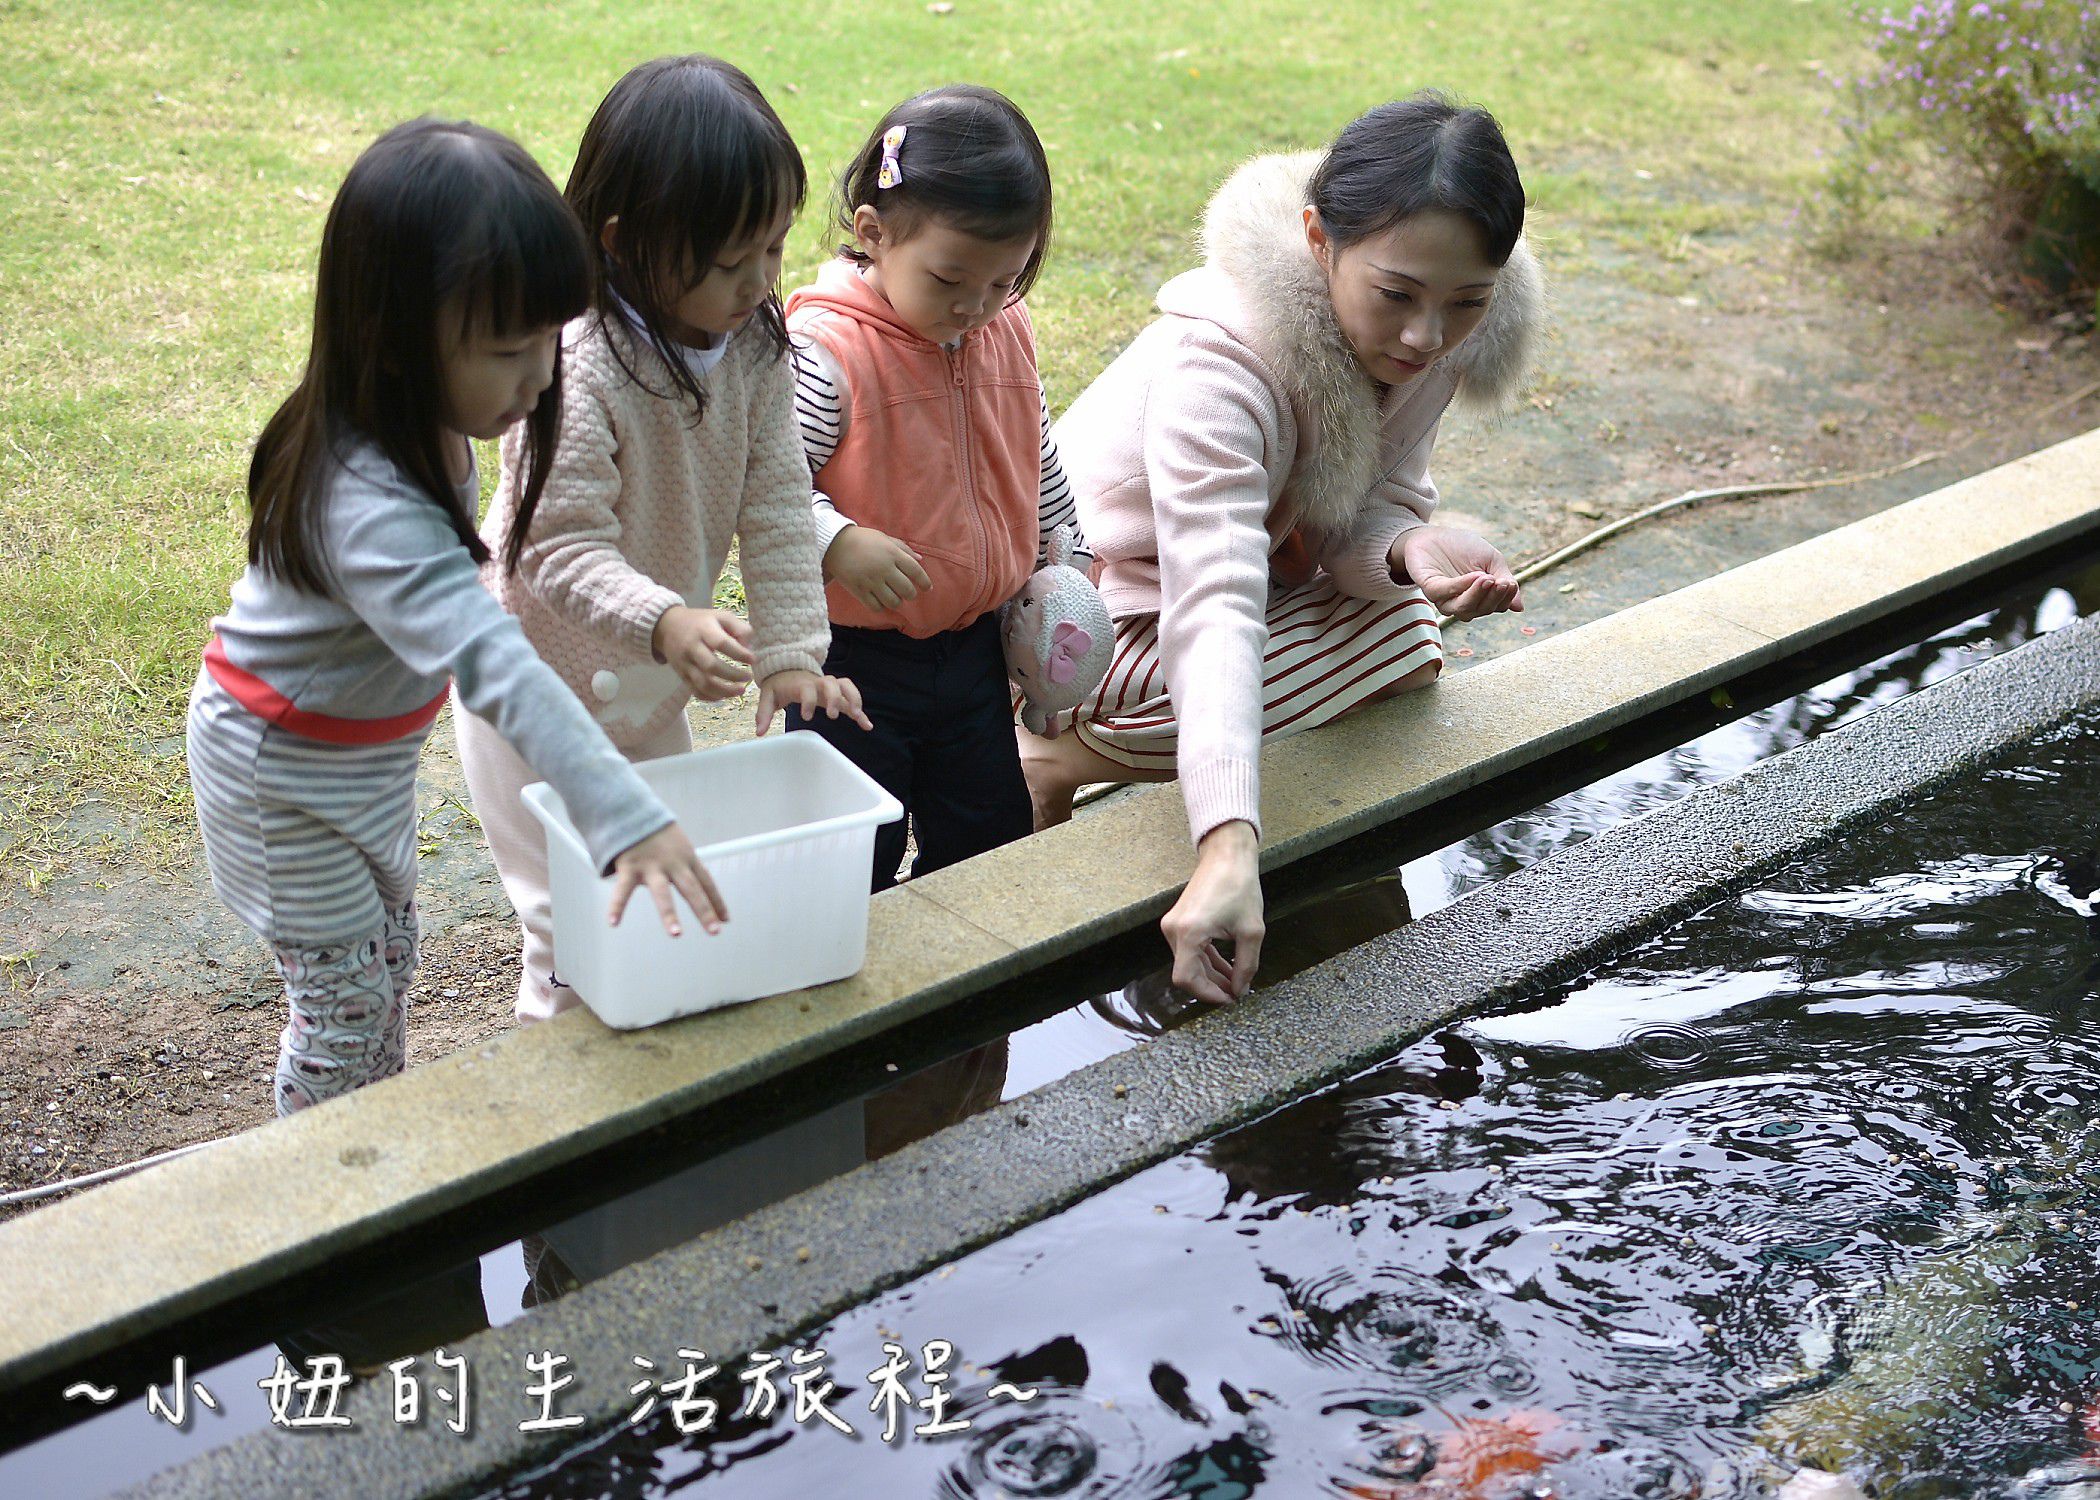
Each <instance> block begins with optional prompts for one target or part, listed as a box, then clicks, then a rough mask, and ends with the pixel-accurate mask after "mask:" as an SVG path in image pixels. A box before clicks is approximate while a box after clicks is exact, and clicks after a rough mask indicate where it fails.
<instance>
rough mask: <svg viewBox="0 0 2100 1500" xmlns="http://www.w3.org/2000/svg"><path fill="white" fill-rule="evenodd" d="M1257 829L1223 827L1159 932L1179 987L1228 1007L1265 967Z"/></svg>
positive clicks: (1201, 850) (1200, 848)
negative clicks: (1223, 947)
mask: <svg viewBox="0 0 2100 1500" xmlns="http://www.w3.org/2000/svg"><path fill="white" fill-rule="evenodd" d="M1259 847H1260V843H1259V840H1258V839H1257V838H1256V837H1255V833H1254V825H1253V824H1251V823H1244V822H1238V821H1235V822H1231V823H1220V824H1219V825H1218V826H1217V827H1216V828H1213V829H1212V830H1211V831H1210V832H1209V833H1206V834H1205V835H1203V842H1202V843H1201V844H1199V845H1197V846H1196V870H1195V873H1194V874H1192V875H1190V876H1189V883H1188V884H1187V886H1185V887H1183V889H1182V892H1181V899H1180V900H1179V901H1176V902H1175V903H1174V909H1173V910H1172V911H1170V912H1168V913H1167V914H1166V915H1165V916H1164V917H1162V918H1161V919H1160V923H1159V930H1160V931H1161V932H1163V933H1164V934H1166V939H1167V943H1168V945H1169V946H1170V947H1171V948H1173V950H1174V985H1175V988H1177V989H1180V990H1184V991H1186V992H1187V993H1189V994H1191V995H1194V996H1195V997H1196V998H1197V999H1198V1000H1207V1001H1209V1002H1210V1003H1211V1004H1213V1005H1226V1004H1229V1003H1230V1002H1232V1001H1234V1000H1237V999H1239V998H1240V997H1241V996H1243V995H1245V994H1246V993H1247V991H1248V989H1249V987H1251V986H1252V985H1253V983H1254V970H1255V966H1256V965H1257V964H1259V963H1260V962H1261V940H1262V934H1263V932H1264V931H1265V930H1266V929H1265V928H1264V927H1263V926H1262V909H1261V872H1260V870H1259V868H1258V867H1257V865H1256V862H1255V854H1256V851H1257V850H1258V849H1259ZM1221 939H1230V940H1231V942H1232V960H1231V962H1229V963H1228V962H1226V960H1225V956H1224V955H1223V954H1222V953H1221V952H1220V951H1219V950H1218V943H1219V941H1220V940H1221Z"/></svg>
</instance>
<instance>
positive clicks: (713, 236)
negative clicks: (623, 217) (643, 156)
mask: <svg viewBox="0 0 2100 1500" xmlns="http://www.w3.org/2000/svg"><path fill="white" fill-rule="evenodd" d="M696 102H699V101H696ZM693 114H694V118H693V119H691V120H689V121H687V122H686V124H687V127H688V129H687V131H686V132H685V133H684V134H683V139H684V140H686V141H687V142H690V143H691V149H692V150H693V151H694V153H695V155H702V154H704V157H705V167H704V169H697V168H699V166H700V164H699V163H698V162H695V163H692V164H691V165H690V166H686V168H685V170H670V171H667V172H665V173H664V175H663V176H662V178H661V179H660V181H661V182H662V183H663V184H664V196H663V199H662V202H661V203H660V205H659V206H658V207H657V209H656V212H655V213H654V214H652V215H651V217H652V218H654V219H656V221H657V222H658V223H659V224H666V225H673V224H675V225H677V226H679V227H680V228H681V229H682V231H683V234H682V236H681V237H682V239H683V241H684V243H683V244H682V245H681V246H680V247H679V248H680V249H682V250H683V251H684V252H685V254H686V255H687V256H689V257H690V258H691V264H692V268H693V271H694V273H695V274H696V275H705V274H706V270H707V267H708V265H709V264H711V263H712V262H713V260H714V259H715V257H716V255H717V254H718V253H719V252H720V251H721V249H722V247H723V246H725V245H732V244H735V243H737V242H739V241H742V240H746V239H749V238H751V237H752V236H754V235H759V234H764V233H767V232H769V231H771V230H772V229H774V228H775V227H776V226H779V225H781V224H782V223H783V222H784V221H785V220H788V219H791V218H793V217H794V216H795V215H796V214H797V213H799V212H800V211H801V209H802V201H803V198H804V197H805V196H806V194H807V192H808V184H809V179H808V176H807V174H806V172H805V171H804V169H803V165H802V154H801V153H800V152H799V151H797V150H796V149H795V145H794V142H793V141H791V140H789V139H788V136H787V133H786V132H785V131H783V130H780V129H779V128H778V127H777V126H776V125H775V124H774V123H773V122H772V121H769V120H766V119H765V118H763V117H761V116H760V115H758V114H757V113H756V112H755V111H752V110H749V109H734V110H722V109H707V108H703V109H697V110H695V111H693ZM666 165H671V164H668V163H667V164H666ZM681 165H683V164H681ZM659 268H660V269H663V270H669V269H670V268H669V267H668V266H661V265H660V267H659Z"/></svg>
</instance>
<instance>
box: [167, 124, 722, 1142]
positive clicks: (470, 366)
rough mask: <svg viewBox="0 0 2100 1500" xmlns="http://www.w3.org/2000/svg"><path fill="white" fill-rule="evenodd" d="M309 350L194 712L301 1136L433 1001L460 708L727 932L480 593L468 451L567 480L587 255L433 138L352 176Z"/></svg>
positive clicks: (640, 868)
mask: <svg viewBox="0 0 2100 1500" xmlns="http://www.w3.org/2000/svg"><path fill="white" fill-rule="evenodd" d="M318 282H319V285H318V290H317V294H316V297H315V310H314V332H313V344H312V348H311V351H310V353H309V355H308V358H307V364H306V370H305V373H304V374H303V375H302V377H301V379H300V382H299V385H298V388H297V389H296V390H295V391H294V392H293V393H292V395H291V396H290V398H289V399H287V400H286V401H285V403H284V404H283V405H282V406H281V407H279V408H278V410H277V413H276V415H275V416H273V417H272V418H271V419H270V422H269V424H268V425H267V426H266V427H265V428H264V429H263V433H262V437H261V438H260V439H259V440H258V441H257V443H256V448H255V456H254V459H253V462H252V464H251V466H250V468H249V473H248V497H249V503H250V506H251V508H252V515H251V518H250V522H249V528H248V568H247V571H246V572H245V573H243V574H242V576H241V578H240V579H239V580H238V581H237V582H236V583H235V584H234V586H233V599H232V604H231V606H230V607H229V608H228V610H227V611H226V613H225V614H224V615H223V616H221V617H220V618H219V619H217V620H215V621H213V636H212V640H211V643H210V645H208V646H207V647H206V648H205V653H204V667H203V670H202V671H201V672H200V673H199V674H198V677H197V683H196V686H195V688H194V689H193V690H192V692H191V695H190V710H189V764H190V780H191V784H192V786H193V788H194V790H195V792H196V803H197V820H198V824H199V826H200V828H201V830H202V832H203V836H204V852H205V857H206V860H207V862H208V863H209V865H210V867H211V876H212V884H213V885H214V887H216V889H217V890H218V892H219V895H220V898H221V899H222V900H224V901H225V903H226V905H227V906H228V907H229V908H230V909H231V910H232V911H233V913H234V915H236V916H237V917H239V918H240V919H241V920H242V921H244V922H246V923H247V924H248V925H249V926H250V927H252V928H254V929H255V931H256V932H257V933H258V934H260V935H261V937H262V938H263V939H264V941H266V942H267V943H269V944H270V947H271V951H272V953H273V955H274V956H275V958H276V963H277V968H278V972H279V973H280V974H281V975H282V976H283V978H284V984H285V999H286V1002H287V1004H288V1006H289V1009H290V1017H289V1020H288V1021H287V1023H286V1025H285V1028H284V1032H283V1035H282V1037H281V1038H280V1041H279V1047H278V1058H277V1079H276V1100H277V1112H278V1113H279V1114H280V1115H284V1114H290V1113H292V1112H293V1111H295V1110H298V1109H303V1108H305V1107H306V1106H308V1105H310V1104H315V1103H318V1102H320V1101H322V1100H325V1099H328V1098H331V1097H333V1096H334V1095H337V1094H340V1093H343V1092H345V1091H347V1090H349V1089H353V1088H356V1087H357V1086H359V1085H360V1084H364V1083H368V1082H371V1081H373V1080H375V1079H378V1078H383V1077H385V1076H387V1075H389V1074H392V1073H396V1072H399V1071H400V1070H401V1068H402V1066H403V1064H404V1062H405V1050H406V1030H407V999H408V990H409V985H410V983H411V981H412V980H413V978H414V975H415V969H416V958H417V946H418V935H419V934H418V924H417V919H416V903H415V889H416V762H417V759H418V756H419V755H420V752H421V750H422V748H423V742H424V740H425V739H426V738H427V737H428V735H429V732H430V726H431V724H432V722H433V721H434V720H435V719H436V718H437V714H438V710H439V709H440V708H442V707H443V706H444V701H445V695H446V681H447V679H448V678H450V679H451V680H453V681H454V682H456V683H457V684H458V689H459V696H460V701H461V702H462V703H464V704H466V705H468V706H469V707H471V708H473V709H475V710H476V711H477V712H479V713H481V714H483V715H485V716H487V717H488V718H489V719H491V720H492V721H493V722H494V723H495V725H496V726H497V728H498V730H499V732H501V733H502V734H503V735H504V736H505V737H506V738H507V739H509V740H510V741H511V742H512V743H514V744H515V745H516V746H517V747H518V749H519V751H520V752H521V753H522V754H523V755H524V756H526V758H528V759H529V760H530V761H531V762H532V763H533V764H534V765H535V766H537V767H538V768H539V769H540V770H541V772H542V773H543V774H544V775H545V776H546V777H547V779H548V780H549V781H550V782H552V783H553V784H554V786H555V789H556V790H557V791H559V792H560V793H561V794H562V797H563V800H564V801H566V802H567V804H568V806H569V809H570V812H571V814H572V815H573V816H574V818H575V820H576V823H577V826H578V828H579V829H580V830H581V831H582V832H583V834H584V838H585V841H586V842H587V843H588V844H589V846H590V849H591V852H592V855H593V857H594V858H595V859H596V860H597V861H598V862H599V865H600V867H601V868H603V869H606V870H607V871H608V872H609V873H614V874H616V876H617V879H616V881H615V884H614V890H613V902H612V913H611V915H612V919H613V920H614V921H618V920H619V917H620V914H621V912H622V911H623V909H624V908H625V907H626V905H627V902H628V898H629V897H630V896H631V895H632V894H633V893H634V891H635V889H636V887H638V886H647V887H648V888H649V891H650V893H651V895H652V896H653V897H654V898H655V901H656V905H657V909H658V913H659V915H660V917H661V919H662V921H663V924H664V926H665V928H666V930H668V931H670V932H671V933H673V934H674V935H675V934H676V933H677V932H678V931H679V918H678V914H677V910H676V907H675V906H674V904H673V900H672V894H671V893H672V891H673V890H676V891H677V892H678V893H679V894H681V895H682V896H683V897H684V898H685V901H686V904H687V905H688V906H689V907H690V908H691V910H692V913H693V915H694V916H695V917H696V918H697V919H698V920H699V921H700V922H701V924H702V925H703V926H704V927H706V928H707V929H708V930H709V931H714V930H715V929H716V928H718V927H719V926H720V923H721V921H722V920H724V919H726V917H727V915H728V914H727V913H726V912H725V911H723V910H722V902H721V897H720V895H719V894H718V893H717V891H716V890H715V888H714V883H713V881H712V880H711V879H710V878H709V877H708V874H707V871H706V870H705V869H704V868H703V867H702V866H701V864H700V862H699V860H698V859H697V858H696V857H695V855H694V853H693V846H692V843H691V841H690V840H689V839H687V837H686V835H685V833H684V832H683V831H682V830H681V829H680V828H679V827H678V825H677V824H676V822H675V821H673V819H672V816H671V813H670V810H669V809H668V808H667V807H665V806H664V804H663V802H662V801H661V800H660V799H658V798H657V796H656V795H655V794H654V793H653V792H651V791H650V790H649V788H648V786H647V785H646V784H644V783H643V781H642V780H641V778H640V777H638V776H637V775H636V774H635V772H634V769H633V767H631V766H630V765H629V764H628V763H627V761H626V759H625V757H623V756H622V755H621V754H620V753H619V751H618V750H616V749H614V748H613V746H612V744H611V742H610V741H608V740H607V739H606V737H605V735H604V734H603V732H601V731H600V730H599V728H598V726H597V725H596V724H595V723H593V722H592V720H591V718H590V716H589V714H587V713H586V712H585V711H584V709H583V707H582V705H581V704H580V703H578V702H577V700H576V698H575V695H574V694H572V693H571V692H570V691H569V689H568V688H567V687H566V686H564V685H563V683H562V681H561V679H560V678H559V677H557V676H556V675H555V673H554V672H553V671H552V670H551V669H550V668H548V667H547V666H546V665H545V664H544V663H542V662H541V660H540V659H539V657H538V655H537V654H535V652H534V651H533V649H532V646H531V644H530V643H529V642H528V641H527V640H526V638H525V635H524V632H523V631H522V630H520V629H519V627H518V623H517V621H516V620H514V619H513V618H512V617H511V616H510V615H508V614H506V613H505V612H504V611H503V610H502V608H501V607H499V606H498V605H497V603H496V602H495V600H493V599H492V598H490V597H489V595H488V593H487V591H486V590H485V589H483V587H482V584H481V578H480V575H479V573H478V571H477V568H478V565H479V564H480V563H481V562H482V561H483V560H485V559H486V558H487V557H488V556H489V549H488V548H487V546H485V545H484V544H483V543H482V541H481V539H480V538H479V537H478V536H477V535H476V533H475V530H474V513H475V509H476V506H477V503H478V501H479V499H480V482H479V479H478V477H477V475H476V473H475V464H474V453H473V448H472V446H471V444H470V443H469V441H468V440H469V439H470V438H482V439H489V438H495V437H498V436H501V435H502V434H503V433H504V432H505V431H507V430H509V429H510V428H512V427H513V426H519V427H521V429H522V432H523V434H524V443H525V446H526V448H527V449H528V450H529V451H530V453H531V470H532V477H531V479H530V480H529V482H528V483H527V485H526V486H525V499H524V500H523V501H522V502H521V504H520V505H519V507H518V515H517V520H516V522H515V524H514V526H513V529H512V532H511V535H510V537H509V539H508V545H507V556H506V561H507V562H508V563H509V564H510V565H511V566H515V565H516V561H517V556H518V552H519V548H520V545H521V542H522V540H523V535H524V528H525V525H526V524H527V523H528V522H529V521H530V519H531V515H532V508H533V505H534V504H535V503H536V501H537V499H538V494H539V490H540V488H541V487H542V485H544V483H545V479H546V472H547V468H548V464H549V461H550V460H551V458H552V449H553V437H554V433H555V420H556V414H557V409H558V407H559V395H560V342H559V334H560V330H561V325H562V323H563V322H564V321H565V320H567V319H569V318H571V317H574V316H575V315H576V314H577V313H579V312H581V311H582V310H583V308H584V306H585V304H586V301H587V299H588V295H589V290H590V265H589V259H588V256H587V254H586V247H585V244H584V237H583V231H582V229H581V227H580V226H579V225H578V224H577V222H576V219H575V217H574V216H573V215H572V214H571V213H570V212H569V209H568V206H567V205H566V204H565V203H563V201H562V199H561V196H560V194H558V193H556V192H555V190H554V186H553V184H552V183H550V182H549V181H548V180H547V177H546V174H545V173H543V172H542V171H541V170H540V169H539V167H538V166H537V165H536V164H535V163H534V162H533V160H532V158H531V157H530V156H528V155H526V153H525V152H524V151H523V150H522V149H521V148H520V147H519V146H518V145H517V144H516V143H514V142H512V141H511V140H509V139H507V138H506V137H504V136H501V135H498V134H496V133H495V132H494V131H490V130H484V129H482V128H480V127H478V126H474V125H469V124H464V123H462V124H445V123H441V122H438V121H435V120H427V119H426V120H417V121H413V122H411V123H409V124H406V125H402V126H398V127H396V128H395V129H393V130H390V131H388V132H387V133H386V134H385V135H383V136H381V137H380V138H379V139H378V140H377V141H376V142H374V143H373V145H372V146H371V147H370V148H368V149H367V150H366V151H365V152H364V154H363V155H362V156H360V157H359V158H358V160H357V162H356V163H355V164H354V165H353V166H352V167H351V169H350V172H349V175H348V176H347V177H346V178H345V179H344V182H343V186H342V189H341V191H340V192H339V193H338V194H337V196H336V200H335V203H334V205H333V207H331V208H330V210H329V214H328V223H327V227H326V228H325V230H324V231H323V234H322V242H321V260H320V270H319V276H318Z"/></svg>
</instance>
